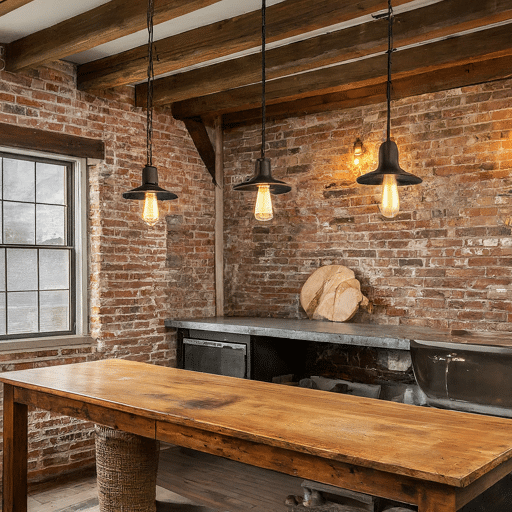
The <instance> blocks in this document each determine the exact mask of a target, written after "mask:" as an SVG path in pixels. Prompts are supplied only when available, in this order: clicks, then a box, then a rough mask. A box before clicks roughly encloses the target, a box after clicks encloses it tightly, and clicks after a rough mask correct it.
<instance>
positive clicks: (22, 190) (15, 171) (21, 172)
mask: <svg viewBox="0 0 512 512" xmlns="http://www.w3.org/2000/svg"><path fill="white" fill-rule="evenodd" d="M35 184H36V182H35V162H28V161H26V160H13V159H11V158H4V199H7V200H9V201H32V202H34V201H35Z"/></svg>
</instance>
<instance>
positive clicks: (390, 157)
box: [356, 140, 423, 187]
mask: <svg viewBox="0 0 512 512" xmlns="http://www.w3.org/2000/svg"><path fill="white" fill-rule="evenodd" d="M386 174H393V175H395V177H396V184H397V185H398V186H399V187H403V186H406V185H418V184H420V183H421V182H422V181H423V180H422V179H421V178H418V176H414V174H411V173H408V172H406V171H404V170H403V169H401V168H400V165H399V164H398V147H397V145H396V144H395V143H394V142H393V141H392V140H386V141H385V142H383V143H382V144H381V146H380V148H379V166H378V167H377V169H376V170H375V171H373V172H369V173H367V174H363V175H362V176H359V177H358V178H357V179H356V181H357V183H359V184H360V185H382V182H383V180H384V175H386Z"/></svg>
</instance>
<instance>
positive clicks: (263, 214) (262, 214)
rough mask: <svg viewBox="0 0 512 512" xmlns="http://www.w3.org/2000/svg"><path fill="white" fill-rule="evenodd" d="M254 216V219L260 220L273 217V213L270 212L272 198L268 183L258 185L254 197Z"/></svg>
mask: <svg viewBox="0 0 512 512" xmlns="http://www.w3.org/2000/svg"><path fill="white" fill-rule="evenodd" d="M254 217H255V218H256V220H261V221H266V220H271V219H272V218H273V217H274V214H273V213H272V199H271V198H270V186H269V185H258V196H257V197H256V207H255V208H254Z"/></svg>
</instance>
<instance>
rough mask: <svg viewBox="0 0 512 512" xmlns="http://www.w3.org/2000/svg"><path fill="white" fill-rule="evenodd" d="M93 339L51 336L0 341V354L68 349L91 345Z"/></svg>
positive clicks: (93, 341) (87, 337) (88, 337)
mask: <svg viewBox="0 0 512 512" xmlns="http://www.w3.org/2000/svg"><path fill="white" fill-rule="evenodd" d="M94 343H95V340H94V338H91V337H90V336H51V337H48V338H22V339H18V340H15V339H13V340H4V341H0V352H14V351H19V350H40V349H52V348H62V347H70V346H74V345H93V344H94Z"/></svg>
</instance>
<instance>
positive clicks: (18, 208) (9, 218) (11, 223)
mask: <svg viewBox="0 0 512 512" xmlns="http://www.w3.org/2000/svg"><path fill="white" fill-rule="evenodd" d="M34 208H35V205H33V204H25V203H5V202H4V243H5V244H34V243H35V234H36V222H35V210H34Z"/></svg>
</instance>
